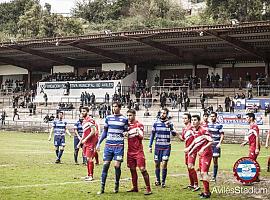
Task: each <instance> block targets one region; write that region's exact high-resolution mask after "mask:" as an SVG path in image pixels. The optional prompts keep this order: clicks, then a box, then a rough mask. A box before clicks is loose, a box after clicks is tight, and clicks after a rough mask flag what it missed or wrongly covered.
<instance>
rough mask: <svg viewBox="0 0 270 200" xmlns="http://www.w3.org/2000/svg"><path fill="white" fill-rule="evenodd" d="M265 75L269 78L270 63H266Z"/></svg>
mask: <svg viewBox="0 0 270 200" xmlns="http://www.w3.org/2000/svg"><path fill="white" fill-rule="evenodd" d="M264 69H265V75H267V76H269V70H270V63H269V61H267V62H265V68H264Z"/></svg>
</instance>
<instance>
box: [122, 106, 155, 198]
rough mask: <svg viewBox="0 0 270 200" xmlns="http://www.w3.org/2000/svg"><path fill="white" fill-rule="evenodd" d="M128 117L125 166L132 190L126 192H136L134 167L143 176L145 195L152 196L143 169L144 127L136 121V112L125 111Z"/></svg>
mask: <svg viewBox="0 0 270 200" xmlns="http://www.w3.org/2000/svg"><path fill="white" fill-rule="evenodd" d="M127 117H128V151H127V165H128V167H129V168H130V173H131V176H132V185H133V188H132V189H131V190H129V191H128V192H138V175H137V171H136V167H138V168H139V169H140V171H141V173H142V175H143V178H144V181H145V185H146V192H145V193H144V194H145V195H150V194H152V192H151V187H150V180H149V174H148V172H147V170H146V168H145V156H144V152H143V144H142V140H143V135H144V126H143V125H142V124H141V123H140V122H138V121H137V120H136V111H135V110H133V109H130V110H128V111H127Z"/></svg>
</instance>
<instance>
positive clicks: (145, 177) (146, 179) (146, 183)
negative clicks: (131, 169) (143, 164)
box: [142, 171, 151, 191]
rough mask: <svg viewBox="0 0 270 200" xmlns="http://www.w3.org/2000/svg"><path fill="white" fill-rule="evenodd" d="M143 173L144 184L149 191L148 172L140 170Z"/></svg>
mask: <svg viewBox="0 0 270 200" xmlns="http://www.w3.org/2000/svg"><path fill="white" fill-rule="evenodd" d="M142 175H143V179H144V182H145V185H146V189H147V191H151V187H150V180H149V174H148V172H147V171H144V172H142Z"/></svg>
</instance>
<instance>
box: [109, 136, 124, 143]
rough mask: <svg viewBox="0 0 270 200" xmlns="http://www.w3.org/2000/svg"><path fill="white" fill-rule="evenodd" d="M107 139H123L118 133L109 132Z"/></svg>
mask: <svg viewBox="0 0 270 200" xmlns="http://www.w3.org/2000/svg"><path fill="white" fill-rule="evenodd" d="M107 140H113V141H123V140H124V138H123V137H121V136H120V135H113V134H109V135H108V136H107Z"/></svg>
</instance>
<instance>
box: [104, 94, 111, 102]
mask: <svg viewBox="0 0 270 200" xmlns="http://www.w3.org/2000/svg"><path fill="white" fill-rule="evenodd" d="M109 102H110V95H109V94H108V93H107V92H106V94H105V103H109Z"/></svg>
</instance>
